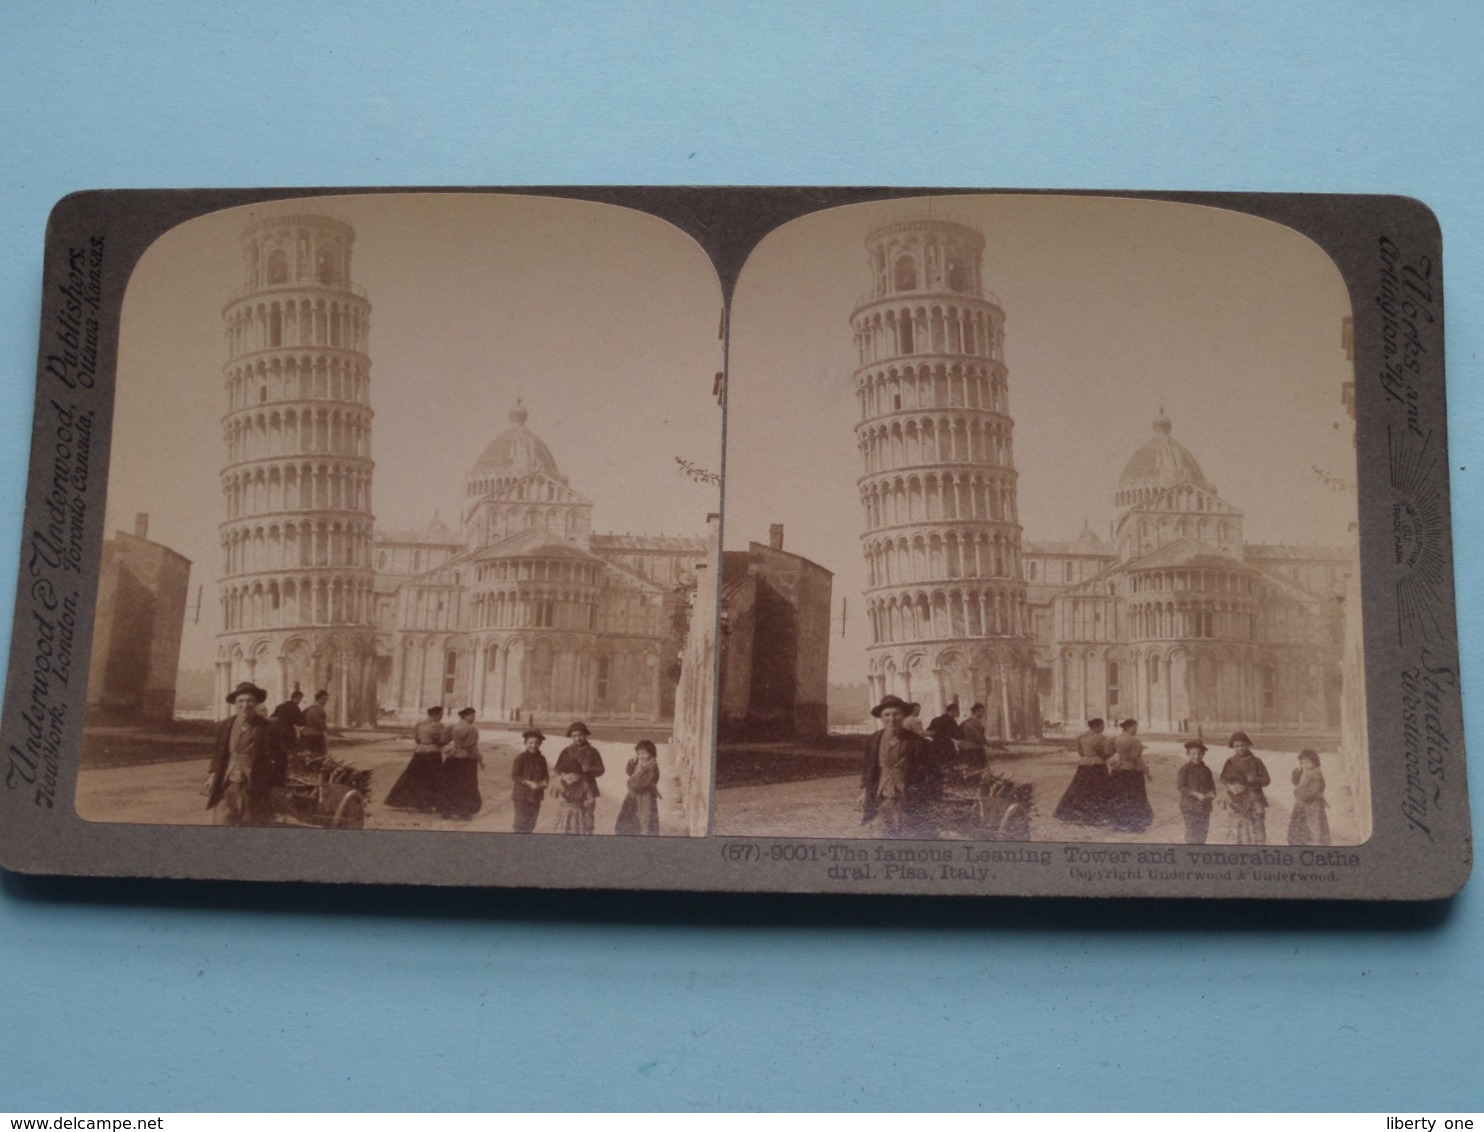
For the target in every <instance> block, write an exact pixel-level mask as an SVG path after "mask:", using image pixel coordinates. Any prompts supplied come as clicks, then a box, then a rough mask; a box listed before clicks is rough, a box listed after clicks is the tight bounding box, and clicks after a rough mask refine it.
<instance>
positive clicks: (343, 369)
mask: <svg viewBox="0 0 1484 1132" xmlns="http://www.w3.org/2000/svg"><path fill="white" fill-rule="evenodd" d="M720 310H721V292H720V288H719V284H718V282H717V279H716V276H715V273H714V271H713V269H712V267H711V264H710V262H709V260H708V258H707V256H706V255H705V253H704V252H703V251H702V250H701V249H700V247H699V246H697V245H696V244H695V243H694V241H692V240H691V239H690V238H689V237H688V236H686V235H685V234H684V233H683V232H681V231H680V230H679V229H677V228H674V227H673V226H671V225H669V224H667V223H665V222H664V221H662V220H660V219H658V218H656V217H653V216H649V215H646V214H644V213H642V212H637V211H633V210H630V209H626V208H619V207H614V206H611V205H606V204H600V203H594V202H588V201H578V200H562V199H554V198H543V197H527V196H517V195H505V194H474V193H466V194H454V193H420V194H400V193H395V194H366V195H354V196H327V197H316V198H311V199H302V200H280V201H274V202H271V203H263V204H260V205H253V206H249V207H243V208H234V209H228V210H223V211H218V212H213V213H210V214H208V215H205V216H202V217H199V218H198V219H195V220H191V221H189V222H187V223H184V224H182V225H180V226H178V227H176V228H174V229H172V230H170V231H168V232H167V233H166V234H165V235H163V236H161V237H160V238H159V239H158V240H157V241H156V242H155V243H154V244H153V245H152V246H151V247H150V248H149V249H148V250H147V251H146V252H145V254H144V255H143V256H142V257H141V259H140V260H139V263H138V265H137V267H136V268H135V270H134V271H133V273H132V275H131V277H130V279H129V283H128V289H127V291H126V293H125V296H124V299H123V307H122V316H121V326H120V341H119V359H118V369H117V386H116V399H115V405H114V412H113V425H112V451H111V458H110V460H109V464H108V489H107V514H106V518H105V526H106V530H107V534H106V541H105V544H104V548H103V555H102V562H101V568H100V575H99V590H98V601H97V609H96V619H95V632H94V638H93V647H92V653H91V663H90V667H89V671H88V692H87V708H86V711H87V714H86V721H85V727H84V735H83V742H82V752H81V764H80V769H79V772H78V776H77V793H76V807H77V812H78V813H79V815H81V816H82V817H83V818H86V819H88V820H90V821H94V822H130V823H168V824H176V825H182V824H208V823H212V824H219V825H250V826H270V827H272V826H279V827H289V826H292V827H299V828H303V827H319V828H327V829H343V828H367V829H418V830H447V831H475V832H495V833H511V832H514V833H566V834H613V833H626V834H634V835H641V834H668V835H696V834H702V833H704V832H705V823H706V819H707V812H708V793H709V787H710V773H711V765H710V747H711V742H710V734H709V726H710V724H709V720H710V711H711V704H712V699H713V681H712V671H713V660H714V649H713V645H712V642H711V637H712V633H713V626H714V623H715V596H714V591H715V587H716V581H715V578H716V572H715V570H714V568H713V567H712V565H711V560H712V558H713V557H714V556H715V553H716V537H717V534H716V531H717V525H718V523H717V513H718V511H719V488H718V481H719V469H720V462H721V427H722V411H721V406H720V404H719V400H718V396H717V394H718V392H719V390H718V382H717V375H718V374H719V372H720V371H721V369H722V343H721V341H720V338H719V334H718V331H717V327H718V321H719V312H720ZM165 449H168V450H169V452H170V459H168V460H163V459H161V453H162V450H165Z"/></svg>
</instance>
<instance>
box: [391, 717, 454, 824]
mask: <svg viewBox="0 0 1484 1132" xmlns="http://www.w3.org/2000/svg"><path fill="white" fill-rule="evenodd" d="M448 736H449V731H448V726H447V725H446V724H445V723H444V722H443V709H442V708H441V707H430V708H429V709H428V717H427V718H426V719H424V720H423V721H422V722H421V723H419V724H418V725H417V727H416V728H415V729H414V730H413V733H412V742H413V747H412V761H411V762H409V763H408V764H407V769H406V770H404V771H403V772H402V776H401V777H400V778H398V779H397V781H396V783H395V784H394V785H393V786H392V788H391V790H390V791H389V792H388V793H387V796H386V805H388V806H391V807H393V808H394V809H399V810H422V811H423V812H425V813H430V814H431V813H437V812H438V797H439V794H440V792H441V791H442V789H443V748H444V747H446V746H448Z"/></svg>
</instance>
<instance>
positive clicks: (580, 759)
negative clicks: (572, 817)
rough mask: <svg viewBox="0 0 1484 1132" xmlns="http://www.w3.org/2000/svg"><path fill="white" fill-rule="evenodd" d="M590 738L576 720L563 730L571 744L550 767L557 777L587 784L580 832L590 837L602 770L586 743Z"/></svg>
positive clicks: (599, 759)
mask: <svg viewBox="0 0 1484 1132" xmlns="http://www.w3.org/2000/svg"><path fill="white" fill-rule="evenodd" d="M591 734H592V732H591V731H589V730H588V729H587V724H585V723H583V722H582V720H580V719H579V720H576V721H575V722H574V723H573V724H572V726H571V727H569V728H567V738H568V739H571V740H572V742H571V743H570V744H569V745H568V746H566V747H564V748H563V749H562V753H561V754H559V755H558V756H557V761H556V766H554V767H552V770H553V771H554V772H555V773H556V774H558V775H562V774H575V775H577V776H579V777H580V778H582V779H583V780H584V781H585V782H586V783H587V787H588V789H587V791H586V795H587V796H586V799H585V800H584V802H583V805H582V830H581V832H583V833H592V832H593V829H594V828H595V822H594V816H595V814H596V812H597V805H598V803H597V798H598V779H599V778H600V777H601V776H602V774H603V771H604V770H605V769H606V768H605V767H604V766H603V756H602V755H600V754H599V753H598V749H597V748H596V747H594V746H592V745H591V744H590V743H589V742H588V741H587V737H588V736H589V735H591Z"/></svg>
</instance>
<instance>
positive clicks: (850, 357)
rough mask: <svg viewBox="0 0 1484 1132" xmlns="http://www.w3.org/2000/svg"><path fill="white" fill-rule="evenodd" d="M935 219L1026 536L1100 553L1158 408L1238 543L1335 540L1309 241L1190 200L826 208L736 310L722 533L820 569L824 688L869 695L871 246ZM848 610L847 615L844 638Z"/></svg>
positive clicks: (1334, 423)
mask: <svg viewBox="0 0 1484 1132" xmlns="http://www.w3.org/2000/svg"><path fill="white" fill-rule="evenodd" d="M929 214H931V215H932V216H935V217H939V218H943V219H950V220H957V221H960V222H962V223H965V224H968V225H971V226H972V227H975V228H977V229H978V230H979V231H980V232H982V233H983V234H984V237H985V251H984V280H985V285H986V288H987V289H988V290H991V291H993V292H995V293H996V294H998V296H999V298H1000V302H1001V305H1002V306H1003V307H1004V310H1005V357H1006V363H1007V365H1008V368H1009V397H1010V412H1011V415H1012V416H1013V417H1014V420H1015V432H1014V443H1015V465H1016V468H1017V470H1018V471H1019V474H1020V479H1019V511H1020V519H1021V524H1022V526H1023V527H1024V531H1025V537H1026V538H1027V539H1070V538H1073V537H1075V536H1076V534H1077V532H1078V531H1079V530H1080V529H1081V527H1082V524H1083V522H1084V520H1086V521H1089V522H1090V523H1091V524H1092V526H1093V528H1094V529H1095V530H1096V531H1097V532H1098V533H1099V534H1100V535H1102V536H1103V537H1105V538H1106V537H1107V535H1108V526H1109V521H1110V519H1111V517H1112V514H1113V503H1112V496H1113V491H1114V489H1115V487H1116V485H1117V482H1118V478H1119V475H1120V474H1121V472H1122V470H1123V467H1124V465H1125V464H1126V463H1127V461H1128V459H1129V457H1130V456H1131V455H1133V453H1134V451H1135V450H1136V449H1138V448H1139V447H1140V446H1141V445H1142V444H1144V443H1145V441H1147V440H1148V439H1149V438H1150V437H1151V436H1152V435H1153V432H1152V421H1153V419H1154V417H1155V416H1156V414H1157V413H1158V412H1159V410H1160V408H1161V407H1163V408H1164V410H1165V412H1166V414H1167V415H1168V416H1169V418H1170V420H1171V422H1172V423H1173V435H1174V437H1175V439H1176V440H1178V441H1180V442H1181V443H1182V444H1184V445H1185V446H1186V447H1187V448H1189V449H1190V451H1191V452H1192V453H1193V454H1194V455H1195V457H1196V459H1197V460H1198V461H1199V463H1200V465H1201V467H1202V469H1203V470H1204V472H1205V474H1206V478H1207V479H1208V480H1209V481H1210V482H1211V483H1213V484H1214V485H1215V486H1216V488H1217V489H1218V491H1219V492H1220V493H1221V495H1222V497H1223V498H1225V499H1226V500H1227V501H1228V502H1229V503H1231V504H1233V505H1235V506H1236V507H1239V508H1241V509H1242V510H1243V511H1244V512H1245V529H1246V535H1247V539H1248V541H1249V542H1289V543H1322V544H1327V545H1342V544H1345V543H1346V542H1347V541H1348V540H1349V539H1350V537H1351V536H1350V535H1349V533H1348V523H1349V522H1350V521H1351V520H1352V519H1353V517H1354V512H1355V498H1354V495H1353V494H1349V493H1343V492H1336V491H1334V490H1332V489H1331V488H1328V487H1326V486H1325V485H1324V483H1323V481H1322V479H1321V475H1320V474H1319V473H1316V471H1315V468H1316V467H1317V468H1319V469H1320V470H1321V471H1322V472H1323V473H1324V474H1326V475H1329V476H1333V477H1343V478H1345V479H1349V480H1353V479H1354V460H1355V456H1354V451H1353V448H1352V447H1351V442H1350V430H1349V422H1348V419H1347V418H1346V415H1345V411H1344V408H1343V406H1342V404H1341V401H1340V394H1341V386H1342V384H1343V383H1344V382H1345V381H1346V380H1348V379H1349V375H1350V369H1351V367H1350V365H1349V363H1348V362H1347V361H1346V359H1345V355H1344V352H1343V350H1342V348H1341V322H1342V319H1343V318H1344V317H1345V316H1346V315H1348V314H1349V313H1350V306H1349V299H1348V296H1347V295H1346V292H1345V288H1344V284H1343V282H1342V281H1341V279H1340V276H1339V273H1338V271H1337V270H1336V269H1335V267H1334V266H1333V264H1332V263H1331V262H1330V260H1329V258H1328V257H1327V256H1326V255H1325V254H1324V253H1323V252H1322V251H1320V249H1319V248H1318V247H1317V246H1316V245H1314V244H1313V243H1311V242H1310V241H1309V240H1308V239H1307V238H1305V237H1303V236H1301V235H1299V234H1298V233H1296V232H1294V231H1292V230H1290V229H1287V228H1284V227H1282V226H1279V225H1275V224H1272V223H1269V222H1267V221H1264V220H1258V219H1254V218H1251V217H1247V216H1243V215H1241V214H1238V213H1233V212H1226V211H1223V210H1219V209H1212V208H1205V207H1202V206H1198V205H1183V204H1169V203H1165V202H1156V201H1135V200H1124V199H1114V198H1095V197H1038V196H1015V195H1011V196H967V197H952V198H932V199H919V200H908V201H894V202H886V203H880V204H866V205H853V206H849V207H846V208H839V209H833V210H831V211H829V212H825V213H820V214H817V215H814V216H810V217H806V218H804V219H802V220H798V221H795V222H793V223H791V224H789V225H786V226H784V227H783V228H780V229H779V230H777V231H775V232H774V233H772V234H771V235H770V236H769V237H768V238H767V239H766V240H765V241H764V242H763V243H762V244H761V245H759V247H758V249H757V250H756V251H755V252H754V254H753V256H752V258H751V259H750V260H749V261H748V263H747V266H746V267H745V269H744V271H743V273H742V276H741V278H740V280H739V281H738V286H737V292H736V296H735V299H734V302H733V309H732V315H731V343H730V356H729V371H728V403H727V455H726V477H727V478H726V490H725V506H726V512H725V540H726V545H727V546H728V548H741V547H744V546H745V545H746V544H747V542H748V541H749V540H753V539H756V540H758V541H766V540H767V532H768V525H769V523H773V522H781V523H783V524H784V526H785V549H788V550H791V551H794V552H795V553H798V554H802V555H804V556H805V557H808V558H811V559H813V560H815V561H816V562H819V563H820V564H822V565H823V566H825V567H826V568H828V569H830V570H833V571H834V573H835V583H834V614H835V617H836V619H837V620H836V629H835V636H834V638H833V640H832V647H831V656H830V671H831V678H832V679H835V680H858V679H864V674H865V648H866V646H867V644H868V643H869V633H868V629H869V623H868V621H867V618H866V616H865V602H864V599H863V597H862V595H863V592H864V589H865V584H866V575H865V568H864V563H863V559H862V555H861V550H860V535H861V531H862V529H863V526H864V519H863V513H862V508H861V504H860V500H859V496H858V494H857V490H856V486H855V480H856V477H857V476H859V475H860V474H861V470H860V459H859V454H858V452H857V449H856V446H855V434H854V425H855V423H856V421H857V419H858V409H857V405H856V400H855V393H854V387H853V384H852V377H853V374H854V372H855V370H856V368H857V356H856V353H855V347H854V344H853V341H852V336H851V329H850V312H851V310H852V308H853V307H854V305H855V302H856V300H857V299H858V297H859V296H861V295H863V294H865V293H867V292H868V291H869V290H870V286H871V278H870V272H869V266H868V263H867V259H866V252H865V248H864V240H865V237H866V234H867V232H868V231H869V230H870V229H871V228H873V227H874V226H875V225H877V224H879V223H882V222H884V221H888V220H905V219H913V218H918V217H922V216H925V215H929ZM842 598H848V599H849V603H850V606H849V615H848V617H847V620H846V635H845V637H844V638H843V639H842V638H841V637H840V636H839V620H838V618H839V616H840V610H841V600H842Z"/></svg>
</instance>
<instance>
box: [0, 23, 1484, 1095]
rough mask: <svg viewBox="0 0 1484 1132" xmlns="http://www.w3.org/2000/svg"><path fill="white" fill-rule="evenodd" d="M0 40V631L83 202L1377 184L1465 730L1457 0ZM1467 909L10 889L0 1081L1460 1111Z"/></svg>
mask: <svg viewBox="0 0 1484 1132" xmlns="http://www.w3.org/2000/svg"><path fill="white" fill-rule="evenodd" d="M0 28H3V29H4V30H3V32H0V147H3V148H0V216H3V223H0V407H3V412H0V595H4V598H3V602H4V603H5V608H3V609H0V639H8V636H9V625H10V614H9V609H8V603H9V600H10V598H9V595H10V594H11V593H13V592H14V570H15V562H16V558H17V547H18V541H19V515H20V499H21V493H22V488H23V484H24V480H25V475H26V468H25V458H26V452H27V450H28V443H29V431H30V417H31V396H32V390H33V375H34V364H35V356H36V354H35V351H36V341H37V328H38V318H39V303H40V293H39V286H38V280H39V275H40V269H41V253H42V234H43V228H44V225H45V221H46V215H47V212H48V210H49V209H50V207H51V205H52V204H53V203H54V202H55V201H56V200H57V198H59V197H61V196H62V195H63V194H65V193H67V192H70V191H72V190H74V189H84V188H107V187H118V188H122V187H191V186H245V185H313V184H335V185H356V184H364V185H379V184H521V183H533V184H539V183H547V184H552V183H562V182H572V183H682V184H683V183H752V184H769V183H771V184H811V183H815V184H827V183H838V184H852V183H857V184H858V183H865V184H943V185H983V186H1003V187H1019V186H1024V187H1059V188H1127V189H1137V188H1150V189H1166V188H1169V189H1260V190H1298V191H1351V192H1386V193H1407V194H1412V195H1415V196H1418V197H1421V198H1422V199H1423V200H1425V201H1426V202H1427V203H1428V204H1430V205H1431V206H1432V208H1433V209H1434V210H1435V211H1436V212H1437V214H1438V216H1439V218H1440V219H1441V221H1442V226H1443V232H1444V239H1445V247H1446V249H1447V259H1446V265H1445V272H1446V283H1447V300H1448V306H1447V316H1448V324H1447V349H1448V361H1449V387H1450V402H1451V403H1450V413H1449V416H1450V431H1451V442H1452V456H1453V477H1454V479H1453V482H1454V495H1453V513H1454V520H1455V528H1454V530H1455V537H1456V552H1457V561H1458V570H1459V573H1458V585H1459V592H1460V594H1462V595H1463V597H1464V602H1465V605H1464V609H1463V611H1462V615H1461V616H1462V623H1461V627H1460V628H1461V633H1462V637H1463V652H1464V658H1463V659H1464V671H1465V685H1466V692H1465V697H1466V698H1465V708H1466V711H1467V717H1468V723H1469V732H1470V734H1472V735H1478V734H1479V733H1480V728H1479V724H1480V716H1479V710H1480V706H1481V703H1484V701H1481V699H1480V696H1479V694H1478V693H1479V690H1480V688H1479V677H1480V672H1481V668H1480V663H1479V662H1480V655H1479V654H1480V645H1481V642H1484V626H1481V618H1484V605H1481V603H1480V602H1479V601H1478V600H1477V597H1476V595H1477V594H1478V593H1479V592H1480V588H1481V581H1484V566H1481V563H1484V520H1481V514H1480V507H1479V487H1478V484H1479V482H1480V479H1481V474H1484V442H1481V432H1484V384H1481V380H1480V378H1481V363H1480V360H1479V350H1480V345H1481V339H1484V229H1481V223H1484V221H1481V217H1484V209H1481V208H1480V204H1479V201H1480V192H1481V186H1484V158H1481V152H1484V149H1481V146H1480V144H1479V143H1480V134H1479V131H1480V123H1481V122H1484V77H1481V76H1484V68H1481V54H1484V49H1481V44H1484V6H1480V5H1476V4H1457V5H1432V4H1408V5H1394V4H1382V3H1355V4H1349V5H1342V4H1339V3H1316V4H1309V5H1289V4H1282V5H1280V4H1277V3H1257V4H1249V5H1241V6H1238V5H1230V4H1223V5H1190V6H1185V5H1179V4H1175V3H1169V4H1154V3H1142V4H1139V3H1124V4H1119V5H1107V6H1099V5H1091V4H1088V5H1081V4H1038V5H1028V4H1027V5H1014V6H1011V5H990V4H902V3H891V4H885V3H881V4H854V5H844V4H840V5H828V6H826V5H808V4H801V5H798V6H795V5H790V4H782V3H760V4H733V5H703V4H637V3H624V4H578V3H555V4H530V5H524V4H503V5H488V6H484V5H463V4H451V3H444V4H428V3H424V4H421V5H416V6H414V5H410V4H408V5H404V4H397V3H387V2H384V0H374V2H373V0H362V2H360V3H356V4H315V5H310V4H305V3H302V2H282V0H258V2H256V3H253V4H232V5H206V4H189V3H175V2H160V0H156V2H152V3H147V2H139V3H133V4H130V5H83V4H70V5H52V6H45V7H44V6H42V5H40V4H30V3H21V2H19V0H3V3H0ZM1465 469H1467V470H1465ZM1474 793H1475V797H1476V799H1477V797H1478V791H1477V790H1475V792H1474ZM1480 809H1481V807H1479V806H1478V804H1477V802H1476V804H1475V813H1476V817H1475V828H1476V829H1477V828H1478V822H1479V819H1478V816H1477V815H1478V812H1479V810H1480ZM1481 942H1484V900H1481V896H1480V892H1479V882H1478V881H1475V882H1474V884H1473V886H1472V887H1471V888H1469V889H1466V890H1465V891H1464V893H1463V895H1462V896H1460V897H1459V898H1457V899H1456V900H1454V901H1452V902H1450V903H1448V904H1446V905H1442V906H1423V907H1408V906H1400V907H1395V906H1393V907H1380V908H1365V907H1320V908H1309V907H1303V908H1292V907H1260V906H1253V905H1235V904H1227V905H1208V906H1189V905H1172V904H1159V903H1149V902H1119V903H1110V902H1103V903H1076V902H1069V901H1054V902H1025V901H1020V902H1017V901H983V902H977V903H976V902H936V901H934V902H909V901H905V900H856V899H762V898H756V897H730V896H719V897H704V898H703V897H689V896H664V895H661V896H654V897H637V896H629V895H613V894H598V895H590V894H553V893H509V892H439V891H412V890H399V889H380V890H353V889H331V888H318V887H312V886H302V887H285V888H271V887H254V886H247V885H238V886H233V885H194V886H183V885H165V884H154V883H133V882H131V883H114V882H108V883H104V882H96V881H62V882H39V881H32V880H27V879H24V878H19V877H15V876H10V875H5V876H3V877H0V1003H3V1005H0V1017H3V1019H4V1022H3V1024H0V1109H5V1108H11V1109H23V1110H30V1109H39V1110H42V1111H57V1110H63V1111H65V1110H68V1109H71V1110H74V1111H88V1110H125V1111H127V1110H138V1111H149V1110H182V1109H183V1110H193V1109H206V1110H218V1109H226V1110H237V1109H257V1108H289V1109H319V1108H327V1109H402V1108H409V1109H464V1108H474V1109H502V1108H556V1107H577V1108H589V1107H591V1108H626V1109H632V1108H748V1107H769V1108H778V1107H781V1108H822V1107H830V1108H858V1107H860V1108H864V1107H871V1108H898V1107H904V1108H918V1107H951V1108H973V1107H984V1108H991V1109H1013V1108H1035V1109H1062V1108H1071V1109H1077V1108H1112V1109H1127V1108H1132V1109H1167V1108H1182V1109H1226V1108H1235V1109H1244V1110H1245V1109H1295V1108H1296V1109H1308V1108H1318V1109H1366V1110H1381V1109H1390V1110H1393V1111H1403V1110H1407V1109H1416V1108H1425V1109H1431V1110H1434V1111H1438V1110H1448V1109H1454V1110H1457V1109H1475V1110H1477V1109H1479V1108H1480V1107H1481V1097H1484V1086H1481V1085H1480V1084H1479V1080H1478V1079H1479V1074H1478V1072H1477V1066H1478V1063H1479V1056H1480V1049H1481V1041H1480V1039H1481V1036H1484V1009H1481V1006H1484V956H1481V946H1480V945H1481Z"/></svg>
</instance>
